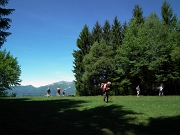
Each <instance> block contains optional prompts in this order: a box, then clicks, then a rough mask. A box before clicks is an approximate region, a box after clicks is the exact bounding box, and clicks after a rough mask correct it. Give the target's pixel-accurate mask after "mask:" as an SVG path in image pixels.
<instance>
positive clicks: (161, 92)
mask: <svg viewBox="0 0 180 135" xmlns="http://www.w3.org/2000/svg"><path fill="white" fill-rule="evenodd" d="M158 89H159V96H163V94H164V93H163V86H162V84H161V85H160V86H159V87H158Z"/></svg>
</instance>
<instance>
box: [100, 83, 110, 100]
mask: <svg viewBox="0 0 180 135" xmlns="http://www.w3.org/2000/svg"><path fill="white" fill-rule="evenodd" d="M110 85H111V82H107V83H104V84H103V86H102V85H101V87H102V91H103V96H104V98H103V100H104V103H108V98H109V95H108V91H109V90H110Z"/></svg>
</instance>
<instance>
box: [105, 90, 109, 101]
mask: <svg viewBox="0 0 180 135" xmlns="http://www.w3.org/2000/svg"><path fill="white" fill-rule="evenodd" d="M108 98H109V95H108V92H106V103H108Z"/></svg>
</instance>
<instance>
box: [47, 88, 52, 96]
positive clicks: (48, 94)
mask: <svg viewBox="0 0 180 135" xmlns="http://www.w3.org/2000/svg"><path fill="white" fill-rule="evenodd" d="M50 94H51V89H50V87H49V86H48V88H47V97H49V96H50Z"/></svg>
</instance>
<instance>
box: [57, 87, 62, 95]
mask: <svg viewBox="0 0 180 135" xmlns="http://www.w3.org/2000/svg"><path fill="white" fill-rule="evenodd" d="M56 90H57V96H59V97H60V91H61V88H60V87H59V86H58V87H57V89H56Z"/></svg>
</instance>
